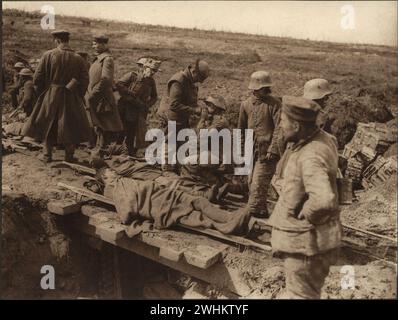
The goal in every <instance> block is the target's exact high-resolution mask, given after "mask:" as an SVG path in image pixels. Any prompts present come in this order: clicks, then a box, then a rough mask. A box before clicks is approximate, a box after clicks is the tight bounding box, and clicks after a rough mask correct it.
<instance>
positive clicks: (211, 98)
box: [204, 94, 227, 111]
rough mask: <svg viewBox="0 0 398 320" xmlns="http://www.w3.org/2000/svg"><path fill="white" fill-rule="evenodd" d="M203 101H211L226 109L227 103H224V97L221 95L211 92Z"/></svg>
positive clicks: (216, 105)
mask: <svg viewBox="0 0 398 320" xmlns="http://www.w3.org/2000/svg"><path fill="white" fill-rule="evenodd" d="M204 101H205V102H207V103H212V104H213V105H214V106H215V107H217V108H219V109H222V110H224V111H225V110H227V104H226V103H225V99H224V98H223V97H222V96H219V95H214V94H213V95H210V96H208V97H207V98H206V99H205V100H204Z"/></svg>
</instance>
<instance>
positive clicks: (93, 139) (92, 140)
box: [76, 51, 97, 149]
mask: <svg viewBox="0 0 398 320" xmlns="http://www.w3.org/2000/svg"><path fill="white" fill-rule="evenodd" d="M76 53H77V54H78V55H79V56H81V57H82V58H83V60H84V63H85V64H86V67H87V70H90V62H89V58H88V53H87V52H84V51H76ZM83 102H84V109H85V110H86V115H87V119H88V122H89V123H90V131H91V138H90V141H89V148H90V149H92V148H94V147H95V145H96V141H97V139H96V134H95V131H94V125H93V121H92V120H91V114H90V110H89V108H88V106H87V103H86V101H85V100H83Z"/></svg>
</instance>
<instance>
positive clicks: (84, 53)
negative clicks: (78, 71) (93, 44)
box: [76, 51, 90, 70]
mask: <svg viewBox="0 0 398 320" xmlns="http://www.w3.org/2000/svg"><path fill="white" fill-rule="evenodd" d="M76 53H77V54H78V55H79V56H81V57H82V58H83V60H84V62H85V63H86V66H87V70H90V62H89V59H88V53H87V52H84V51H76Z"/></svg>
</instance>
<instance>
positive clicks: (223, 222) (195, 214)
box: [97, 167, 252, 237]
mask: <svg viewBox="0 0 398 320" xmlns="http://www.w3.org/2000/svg"><path fill="white" fill-rule="evenodd" d="M97 178H98V180H99V182H100V183H102V184H103V186H104V189H103V194H104V196H106V197H107V198H110V199H112V200H113V202H114V204H115V207H116V211H117V214H118V216H119V218H120V220H121V222H122V223H123V224H126V225H129V227H128V228H127V230H126V232H127V235H128V236H129V237H133V236H135V235H136V234H139V233H140V232H141V231H142V230H143V229H144V228H145V227H146V226H147V225H148V221H149V222H150V223H152V224H153V227H155V228H156V229H167V228H170V227H172V226H175V225H176V224H181V225H185V226H189V227H203V228H211V229H216V230H218V231H220V232H222V233H224V234H239V235H244V234H248V232H249V231H250V230H249V229H250V228H249V225H252V223H249V221H250V215H249V213H248V211H247V210H245V209H240V210H237V211H234V212H228V211H226V210H222V209H220V208H219V207H218V206H216V205H213V204H212V203H210V202H209V200H208V199H206V198H204V197H200V196H193V195H190V194H188V193H186V192H183V191H181V190H179V189H178V188H177V186H176V184H177V181H175V182H174V183H172V184H171V185H170V186H165V185H162V184H159V183H157V182H156V181H152V180H148V181H143V180H136V179H132V178H126V177H121V176H119V175H118V174H117V173H116V172H115V171H114V170H112V169H110V168H106V167H103V168H101V169H98V170H97Z"/></svg>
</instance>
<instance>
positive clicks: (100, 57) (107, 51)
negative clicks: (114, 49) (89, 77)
mask: <svg viewBox="0 0 398 320" xmlns="http://www.w3.org/2000/svg"><path fill="white" fill-rule="evenodd" d="M111 56H112V54H111V52H110V51H109V50H106V51H104V52H102V53H100V54H99V55H97V56H96V57H95V60H98V61H102V60H104V59H105V58H106V57H111Z"/></svg>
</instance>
